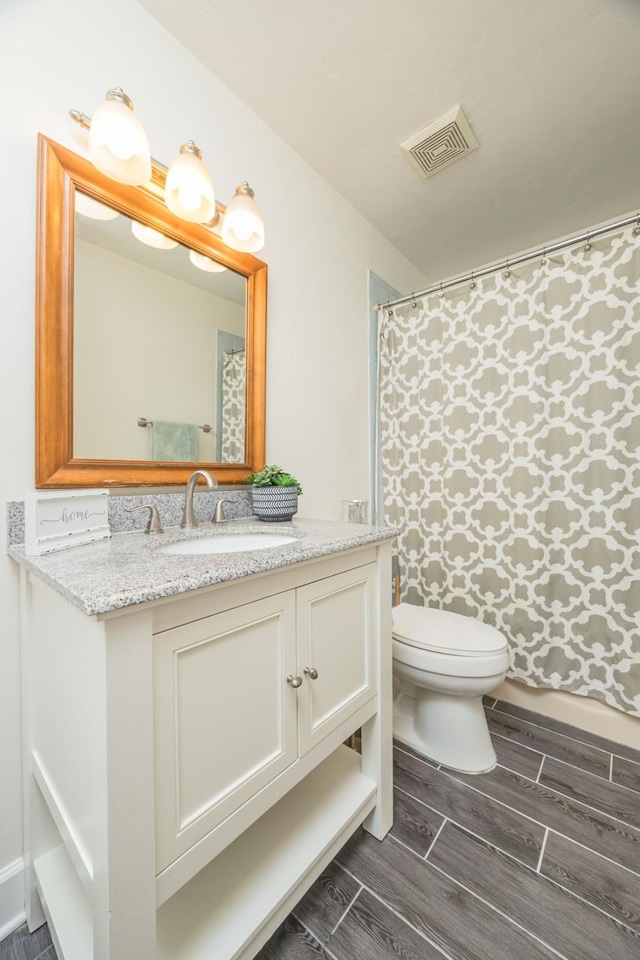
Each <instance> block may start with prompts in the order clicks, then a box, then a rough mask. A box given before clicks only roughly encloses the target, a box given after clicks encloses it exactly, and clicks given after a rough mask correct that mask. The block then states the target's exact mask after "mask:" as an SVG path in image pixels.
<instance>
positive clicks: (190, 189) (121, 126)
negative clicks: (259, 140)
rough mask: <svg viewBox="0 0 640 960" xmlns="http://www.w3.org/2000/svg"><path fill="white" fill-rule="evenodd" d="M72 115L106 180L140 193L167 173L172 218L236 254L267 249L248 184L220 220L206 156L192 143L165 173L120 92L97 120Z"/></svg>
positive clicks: (76, 113)
mask: <svg viewBox="0 0 640 960" xmlns="http://www.w3.org/2000/svg"><path fill="white" fill-rule="evenodd" d="M69 115H70V116H71V119H72V120H74V121H75V122H76V123H78V124H80V126H81V127H84V128H85V129H86V130H88V131H89V144H88V156H89V160H91V162H92V163H93V164H94V166H95V167H97V169H98V170H100V172H101V173H104V174H105V176H107V177H109V178H110V179H111V180H116V181H117V182H118V183H125V184H128V185H129V186H134V187H137V186H144V185H145V184H148V183H149V182H150V181H151V178H152V174H153V170H154V169H155V170H156V173H157V172H158V171H160V172H163V173H165V174H166V176H165V203H166V204H167V207H168V208H169V210H171V212H172V213H174V214H175V215H176V216H178V217H180V218H181V219H182V220H188V221H190V222H191V223H200V224H202V225H203V226H205V227H208V228H209V229H210V230H211V231H212V232H213V233H215V234H217V235H218V236H221V237H222V239H223V241H224V242H225V243H226V244H227V246H229V247H231V248H232V249H233V250H238V251H240V252H241V253H255V252H256V251H257V250H261V249H262V248H263V246H264V221H263V219H262V214H261V213H260V210H259V209H258V205H257V204H256V202H255V193H254V191H253V190H252V189H251V187H250V186H249V184H248V183H247V181H246V180H245V181H244V182H243V183H241V184H240V186H239V187H237V189H236V192H235V195H234V197H233V198H232V200H231V202H230V203H229V206H228V207H227V210H226V213H225V214H224V218H222V217H221V215H220V213H219V212H218V211H217V210H216V201H215V195H214V191H213V183H212V180H211V175H210V174H209V171H208V170H207V168H206V166H205V165H204V163H203V162H202V151H201V150H200V149H199V148H198V147H197V146H196V145H195V143H194V142H193V140H188V141H187V143H183V144H182V146H181V147H180V153H179V155H178V156H177V157H176V159H175V160H174V161H173V163H172V164H171V166H170V167H169V169H168V170H167V167H165V166H164V164H162V163H160V162H159V161H158V160H155V159H154V158H153V157H152V156H151V154H150V151H149V143H148V141H147V137H146V134H145V132H144V130H143V129H142V125H141V123H140V121H139V120H138V118H137V117H136V115H135V113H134V111H133V103H132V101H131V98H130V97H128V96H127V94H126V93H125V92H124V90H123V89H122V87H113V88H112V89H111V90H108V91H107V93H106V97H105V101H104V103H101V104H100V106H99V107H98V109H97V110H96V112H95V114H94V115H93V118H92V117H88V116H87V115H86V114H85V113H81V112H80V111H79V110H70V111H69ZM223 209H224V208H223ZM221 220H222V225H221V224H220V221H221ZM136 236H138V234H136ZM139 239H141V238H140V237H139ZM143 242H144V241H143ZM196 266H197V264H196ZM201 269H203V268H201Z"/></svg>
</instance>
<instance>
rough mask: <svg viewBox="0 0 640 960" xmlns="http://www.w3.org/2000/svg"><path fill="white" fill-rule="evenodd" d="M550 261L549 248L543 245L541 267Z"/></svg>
mask: <svg viewBox="0 0 640 960" xmlns="http://www.w3.org/2000/svg"><path fill="white" fill-rule="evenodd" d="M548 262H549V261H548V260H547V248H546V247H543V248H542V260H541V261H540V266H541V267H546V265H547V263H548Z"/></svg>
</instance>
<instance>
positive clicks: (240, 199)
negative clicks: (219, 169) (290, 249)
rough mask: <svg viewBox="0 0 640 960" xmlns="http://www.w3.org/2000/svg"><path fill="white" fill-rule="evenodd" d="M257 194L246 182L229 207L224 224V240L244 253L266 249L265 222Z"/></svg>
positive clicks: (237, 191) (240, 187)
mask: <svg viewBox="0 0 640 960" xmlns="http://www.w3.org/2000/svg"><path fill="white" fill-rule="evenodd" d="M254 197H255V194H254V192H253V190H252V189H251V187H250V186H249V184H248V183H247V181H246V180H245V182H244V183H242V184H241V185H240V186H239V187H238V188H237V189H236V192H235V194H234V196H233V198H232V200H231V201H230V203H229V206H228V207H227V211H226V213H225V215H224V222H223V224H222V239H223V240H224V242H225V243H226V244H227V246H229V247H232V248H233V249H234V250H240V251H241V252H242V253H255V252H256V250H262V248H263V247H264V222H263V220H262V214H261V213H260V210H259V209H258V204H257V203H256V201H255V199H254Z"/></svg>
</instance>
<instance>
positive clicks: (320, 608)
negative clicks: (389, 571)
mask: <svg viewBox="0 0 640 960" xmlns="http://www.w3.org/2000/svg"><path fill="white" fill-rule="evenodd" d="M374 570H375V564H373V563H371V564H367V565H366V566H362V567H357V568H356V569H355V570H348V571H347V572H346V573H340V574H338V575H337V576H335V577H328V578H327V579H326V580H319V581H317V582H315V583H311V584H309V585H308V586H305V587H301V588H300V589H299V590H298V591H297V621H298V673H299V674H300V676H302V677H304V682H303V684H302V686H301V687H300V689H299V690H298V724H299V732H298V738H299V740H298V742H299V748H298V749H299V753H300V755H302V754H304V753H306V751H307V750H309V749H310V748H311V747H313V746H315V744H316V743H317V742H318V741H320V740H322V738H323V737H325V736H327V734H329V733H331V731H332V730H334V729H335V728H336V727H338V726H339V725H340V723H342V721H343V720H346V719H347V718H348V717H349V716H350V715H351V714H352V713H354V712H355V711H356V710H358V709H359V708H360V707H361V706H363V705H364V704H365V703H366V702H367V701H368V700H370V699H371V697H373V696H375V694H376V692H377V680H376V677H375V676H374V658H373V656H372V648H373V630H374V596H375V591H374ZM305 668H307V670H308V671H311V672H313V671H317V674H318V676H317V678H316V679H312V678H311V676H310V674H309V672H307V673H305V672H304V671H305Z"/></svg>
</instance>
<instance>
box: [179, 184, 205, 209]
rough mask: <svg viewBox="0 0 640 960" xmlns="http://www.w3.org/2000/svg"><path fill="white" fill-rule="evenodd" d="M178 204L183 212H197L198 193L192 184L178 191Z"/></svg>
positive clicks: (198, 203)
mask: <svg viewBox="0 0 640 960" xmlns="http://www.w3.org/2000/svg"><path fill="white" fill-rule="evenodd" d="M178 203H179V204H180V206H181V207H183V208H184V209H185V210H192V211H193V210H197V209H198V207H199V206H200V191H199V190H198V189H197V187H195V186H194V184H191V183H187V184H185V185H184V186H183V187H180V189H179V190H178Z"/></svg>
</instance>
